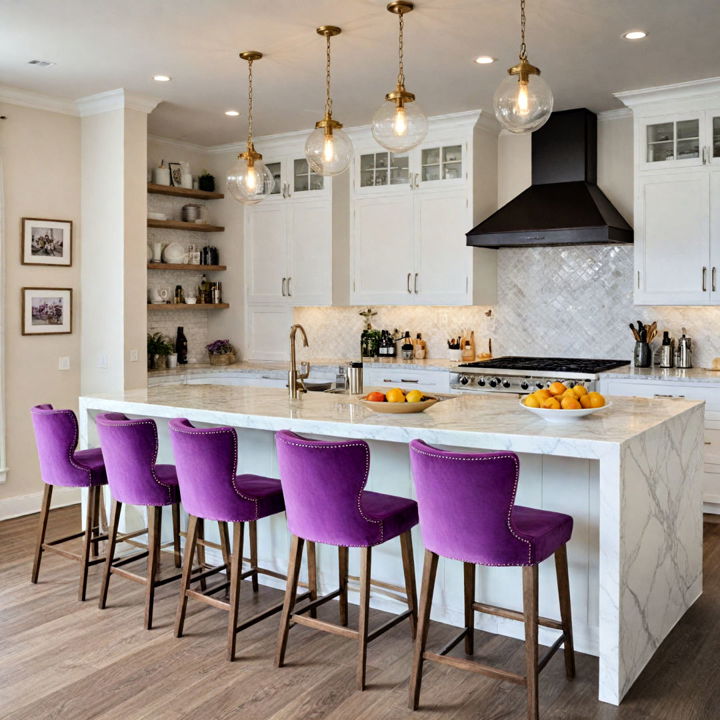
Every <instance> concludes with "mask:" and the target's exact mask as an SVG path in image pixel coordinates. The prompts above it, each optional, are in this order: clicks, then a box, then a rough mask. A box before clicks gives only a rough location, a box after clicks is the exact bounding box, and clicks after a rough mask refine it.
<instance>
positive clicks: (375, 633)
mask: <svg viewBox="0 0 720 720" xmlns="http://www.w3.org/2000/svg"><path fill="white" fill-rule="evenodd" d="M410 615H412V611H411V610H406V611H405V612H402V613H400V614H399V615H396V616H395V617H394V618H391V619H390V620H388V621H387V622H386V623H383V624H382V625H381V626H380V627H379V628H375V630H373V631H372V632H370V633H368V637H367V641H368V642H372V641H373V640H375V638H377V637H380V635H382V634H383V633H385V632H387V631H388V630H390V628H393V627H395V626H396V625H397V624H398V623H401V622H402V621H403V620H405V619H406V618H409V617H410Z"/></svg>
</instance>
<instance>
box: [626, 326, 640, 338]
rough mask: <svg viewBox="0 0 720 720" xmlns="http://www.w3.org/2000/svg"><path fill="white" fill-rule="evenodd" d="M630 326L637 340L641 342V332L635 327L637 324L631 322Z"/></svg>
mask: <svg viewBox="0 0 720 720" xmlns="http://www.w3.org/2000/svg"><path fill="white" fill-rule="evenodd" d="M628 327H629V328H630V329H631V330H632V334H633V337H634V338H635V342H640V333H639V332H638V331H637V330H636V329H635V326H634V325H633V324H632V323H630V324H629V325H628Z"/></svg>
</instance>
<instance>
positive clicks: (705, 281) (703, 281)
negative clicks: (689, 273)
mask: <svg viewBox="0 0 720 720" xmlns="http://www.w3.org/2000/svg"><path fill="white" fill-rule="evenodd" d="M702 289H703V292H705V291H706V290H707V268H706V267H705V266H704V265H703V272H702Z"/></svg>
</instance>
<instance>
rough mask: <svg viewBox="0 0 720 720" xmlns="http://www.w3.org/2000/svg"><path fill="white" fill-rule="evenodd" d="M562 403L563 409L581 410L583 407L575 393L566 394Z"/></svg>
mask: <svg viewBox="0 0 720 720" xmlns="http://www.w3.org/2000/svg"><path fill="white" fill-rule="evenodd" d="M560 405H562V409H563V410H580V409H581V408H582V405H581V404H580V402H579V401H578V399H577V398H576V397H575V393H571V394H570V395H566V396H565V397H564V398H563V399H562V401H561V402H560Z"/></svg>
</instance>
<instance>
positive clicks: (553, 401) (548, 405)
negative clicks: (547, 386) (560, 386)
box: [542, 397, 560, 410]
mask: <svg viewBox="0 0 720 720" xmlns="http://www.w3.org/2000/svg"><path fill="white" fill-rule="evenodd" d="M542 406H543V407H544V408H545V409H546V410H559V409H560V403H559V402H558V401H557V398H554V397H549V398H547V400H545V401H543V404H542Z"/></svg>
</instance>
